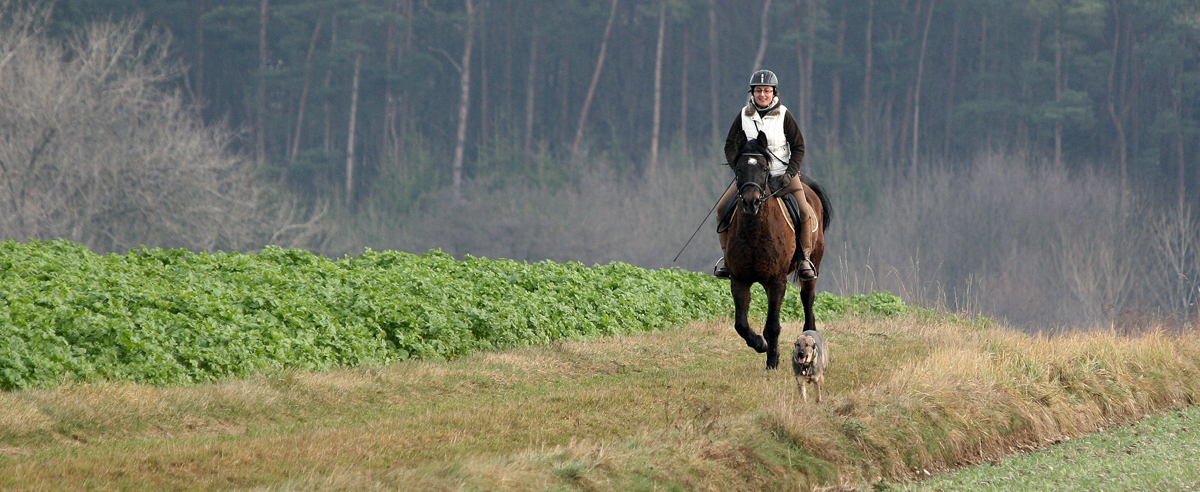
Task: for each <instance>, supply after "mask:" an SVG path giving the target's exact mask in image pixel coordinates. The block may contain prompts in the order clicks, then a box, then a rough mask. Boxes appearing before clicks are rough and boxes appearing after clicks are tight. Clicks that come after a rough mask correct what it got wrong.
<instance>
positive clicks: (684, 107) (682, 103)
mask: <svg viewBox="0 0 1200 492" xmlns="http://www.w3.org/2000/svg"><path fill="white" fill-rule="evenodd" d="M689 32H690V31H689V30H688V29H687V26H684V29H683V48H682V50H681V51H683V66H682V68H681V69H680V70H679V148H680V149H682V150H683V154H684V156H685V157H689V158H690V156H691V154H690V153H689V152H688V62H689V61H690V58H691V57H690V56H689V55H690V54H691V52H690V51H689V46H688V41H689V38H690V36H689V35H688V34H689Z"/></svg>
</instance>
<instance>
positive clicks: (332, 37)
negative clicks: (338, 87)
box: [321, 12, 338, 154]
mask: <svg viewBox="0 0 1200 492" xmlns="http://www.w3.org/2000/svg"><path fill="white" fill-rule="evenodd" d="M337 42H338V37H337V13H336V12H335V13H333V14H332V15H330V21H329V54H330V57H331V58H333V55H336V54H337ZM332 86H333V67H332V66H330V67H329V69H328V70H326V71H325V93H326V94H328V93H329V90H330V87H332ZM331 106H332V105H331V104H330V103H329V98H328V97H325V98H322V102H321V109H323V110H324V115H323V116H324V118H325V122H324V123H325V125H324V126H325V128H324V130H325V132H324V139H323V140H322V146H321V148H322V149H323V150H324V151H325V153H326V154H328V153H330V152H333V127H332V125H331V123H330V122H331V121H332V119H333V108H332V107H331Z"/></svg>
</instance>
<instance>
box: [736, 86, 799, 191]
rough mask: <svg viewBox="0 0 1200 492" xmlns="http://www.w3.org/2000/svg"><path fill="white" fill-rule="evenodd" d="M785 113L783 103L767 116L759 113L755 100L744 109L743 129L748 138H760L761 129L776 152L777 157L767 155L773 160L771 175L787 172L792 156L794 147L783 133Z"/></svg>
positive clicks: (772, 150)
mask: <svg viewBox="0 0 1200 492" xmlns="http://www.w3.org/2000/svg"><path fill="white" fill-rule="evenodd" d="M785 114H787V108H786V107H784V105H782V104H780V105H779V106H778V107H776V108H775V109H772V110H771V111H769V112H767V115H766V116H765V117H764V116H759V115H758V110H757V109H756V108H755V107H754V103H753V102H750V103H748V104H746V107H745V108H744V109H743V110H742V131H744V132H746V139H748V140H754V139H756V138H758V133H759V132H760V131H761V132H763V133H766V134H767V148H769V149H770V150H771V153H772V154H775V158H772V157H771V156H767V158H768V159H770V160H771V176H779V175H781V174H783V173H786V172H787V165H788V159H791V158H792V147H791V146H790V145H788V141H787V136H786V135H784V134H783V115H785Z"/></svg>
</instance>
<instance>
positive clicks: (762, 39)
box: [750, 0, 771, 72]
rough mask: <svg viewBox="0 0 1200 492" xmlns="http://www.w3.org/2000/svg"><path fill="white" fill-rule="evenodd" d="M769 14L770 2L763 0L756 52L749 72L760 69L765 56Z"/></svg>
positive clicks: (769, 0)
mask: <svg viewBox="0 0 1200 492" xmlns="http://www.w3.org/2000/svg"><path fill="white" fill-rule="evenodd" d="M770 13H771V0H763V7H762V15H761V17H760V18H759V21H758V25H759V34H758V51H757V52H755V54H754V66H753V67H751V68H750V71H751V72H754V71H756V70H759V69H761V68H762V61H763V57H764V56H766V54H767V26H768V25H769V23H768V21H769V20H770V18H769V17H768V16H769V15H770Z"/></svg>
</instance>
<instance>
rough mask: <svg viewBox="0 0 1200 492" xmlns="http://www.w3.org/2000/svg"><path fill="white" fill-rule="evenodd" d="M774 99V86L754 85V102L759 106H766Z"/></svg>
mask: <svg viewBox="0 0 1200 492" xmlns="http://www.w3.org/2000/svg"><path fill="white" fill-rule="evenodd" d="M774 99H775V88H774V87H771V86H769V85H759V86H755V87H754V104H757V105H758V106H759V107H766V106H768V105H770V104H771V101H773V100H774Z"/></svg>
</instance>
